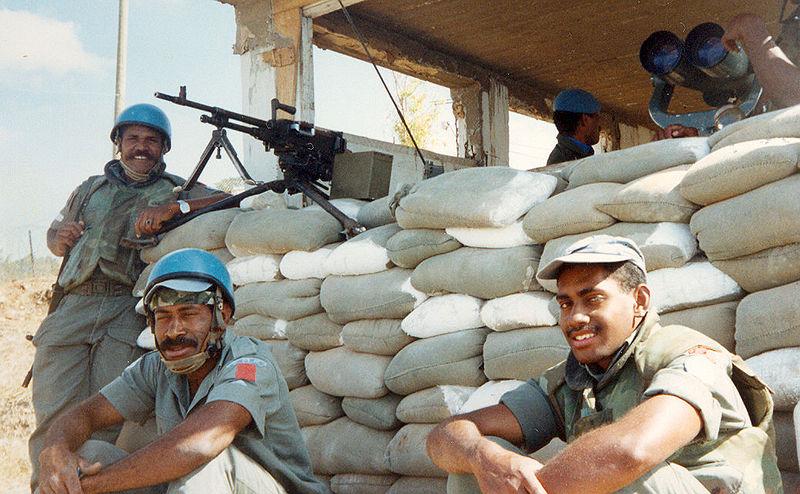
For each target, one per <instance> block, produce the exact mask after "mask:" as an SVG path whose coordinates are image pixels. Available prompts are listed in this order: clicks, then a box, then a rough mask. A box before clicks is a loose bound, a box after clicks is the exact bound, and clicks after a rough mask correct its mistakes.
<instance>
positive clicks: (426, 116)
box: [392, 74, 437, 148]
mask: <svg viewBox="0 0 800 494" xmlns="http://www.w3.org/2000/svg"><path fill="white" fill-rule="evenodd" d="M394 82H395V87H396V88H397V97H396V101H397V105H398V106H399V107H400V110H402V112H403V116H404V117H405V119H406V123H407V124H408V127H409V128H410V129H411V132H412V133H413V134H414V139H415V140H416V141H417V145H418V146H419V147H420V148H424V147H425V146H426V145H427V144H430V143H431V142H430V141H431V138H432V137H433V132H432V129H433V123H434V122H435V121H436V116H437V112H436V107H435V106H434V105H433V104H432V102H431V101H430V98H429V96H428V95H427V94H426V93H425V92H424V91H423V89H422V84H421V82H422V81H420V80H419V79H414V78H411V77H408V76H404V75H398V74H394ZM392 130H393V131H394V135H395V139H396V142H397V143H398V144H403V145H405V146H413V144H412V142H411V137H409V135H408V132H406V128H405V126H404V125H403V122H402V121H401V120H400V117H399V116H396V117H395V118H394V122H393V124H392Z"/></svg>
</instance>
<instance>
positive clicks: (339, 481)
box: [304, 223, 427, 493]
mask: <svg viewBox="0 0 800 494" xmlns="http://www.w3.org/2000/svg"><path fill="white" fill-rule="evenodd" d="M399 231H400V227H399V226H398V225H397V224H395V223H390V224H386V225H382V226H377V227H375V228H373V229H370V230H367V231H366V232H364V233H362V234H360V235H358V236H356V237H353V238H351V239H349V240H347V241H346V242H344V243H342V244H340V245H338V246H336V247H335V248H333V249H332V250H331V251H330V253H329V254H328V255H327V256H326V258H325V259H324V261H323V262H322V272H324V274H325V280H324V281H323V282H322V285H321V290H320V300H321V303H322V306H323V307H324V308H325V310H326V315H325V317H326V318H328V319H329V320H330V321H331V322H332V323H333V324H336V325H339V327H340V328H341V331H340V336H341V341H342V346H340V347H337V348H332V349H327V350H323V349H319V350H317V349H311V350H312V351H310V352H309V354H308V356H307V357H306V362H305V364H306V372H307V374H308V377H309V380H310V381H311V384H312V386H313V387H314V388H315V389H316V390H317V391H318V392H321V393H324V394H325V395H327V396H334V397H337V398H338V399H340V400H341V409H342V411H343V414H344V415H345V416H344V417H341V418H338V419H336V420H334V421H333V422H331V423H329V424H325V425H317V426H311V427H308V428H306V429H305V430H304V433H305V434H306V438H307V444H308V447H309V451H310V452H311V457H312V462H313V466H314V469H315V472H317V473H318V474H321V475H331V476H332V478H331V487H332V489H334V491H335V492H340V493H360V492H387V491H388V490H389V489H390V488H391V486H392V485H393V484H394V483H395V481H396V480H397V479H398V475H397V472H394V471H393V470H392V468H391V465H390V462H389V458H388V456H387V449H388V448H389V446H390V443H391V442H392V441H393V440H394V437H395V434H396V432H397V430H398V429H399V428H400V425H401V423H400V421H399V420H398V419H397V414H396V410H397V407H398V405H399V403H400V400H401V397H400V396H399V395H397V394H394V393H392V392H391V391H390V390H389V388H388V387H387V386H386V383H385V381H384V374H385V371H386V368H387V367H388V365H389V363H390V362H391V360H392V357H393V356H394V355H395V354H396V353H398V352H399V351H401V349H402V348H403V347H405V346H406V345H407V344H409V343H410V342H411V341H413V339H414V338H412V337H410V336H408V335H406V334H404V333H403V332H402V330H401V329H400V322H401V320H402V318H403V317H405V316H406V315H408V314H409V313H410V312H411V311H412V310H414V308H415V307H417V306H419V305H420V304H421V303H422V302H423V301H424V300H425V299H427V296H426V295H425V294H423V293H422V292H420V291H418V290H416V289H414V288H413V287H412V286H411V283H410V277H411V270H408V269H403V268H401V267H397V266H396V265H395V264H394V263H393V262H392V261H391V259H390V256H389V251H388V249H387V243H388V241H389V239H390V238H391V237H392V236H394V235H395V234H397V233H398V232H399ZM354 443H358V445H357V446H354ZM366 457H369V458H370V460H369V461H365V458H366Z"/></svg>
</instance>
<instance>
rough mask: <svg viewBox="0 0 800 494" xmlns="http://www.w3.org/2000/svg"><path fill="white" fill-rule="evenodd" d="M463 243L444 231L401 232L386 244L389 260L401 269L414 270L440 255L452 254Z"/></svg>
mask: <svg viewBox="0 0 800 494" xmlns="http://www.w3.org/2000/svg"><path fill="white" fill-rule="evenodd" d="M459 247H461V243H460V242H459V241H458V240H456V239H454V238H453V237H452V236H450V235H448V234H447V233H446V232H445V231H444V230H427V229H420V228H418V229H413V230H401V231H399V232H397V233H396V234H395V235H394V236H393V237H392V238H390V239H389V241H388V242H386V251H387V252H388V253H389V259H390V260H391V261H392V262H393V263H394V264H396V265H398V266H400V267H401V268H409V269H414V268H415V267H417V265H418V264H419V263H421V262H422V261H424V260H425V259H427V258H429V257H433V256H435V255H438V254H445V253H447V252H452V251H454V250H456V249H458V248H459Z"/></svg>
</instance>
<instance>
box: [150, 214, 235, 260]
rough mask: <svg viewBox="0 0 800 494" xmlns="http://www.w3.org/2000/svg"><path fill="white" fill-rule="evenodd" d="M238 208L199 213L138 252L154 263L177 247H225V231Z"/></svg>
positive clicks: (207, 248)
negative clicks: (155, 242)
mask: <svg viewBox="0 0 800 494" xmlns="http://www.w3.org/2000/svg"><path fill="white" fill-rule="evenodd" d="M240 213H241V211H240V210H239V209H223V210H221V211H212V212H210V213H206V214H201V215H200V216H197V217H196V218H193V219H192V220H190V221H188V222H187V223H184V224H183V225H181V226H179V227H177V228H175V229H174V230H171V231H169V232H167V233H165V234H164V236H163V237H161V240H160V241H159V242H158V245H156V246H155V247H149V248H147V249H142V252H141V254H140V256H141V258H142V260H143V261H144V262H146V263H154V262H156V261H158V260H159V259H161V258H162V257H164V256H165V255H167V254H169V253H170V252H174V251H176V250H178V249H185V248H187V247H193V248H195V249H203V250H211V249H219V248H220V247H225V233H226V232H227V231H228V226H229V225H230V224H231V221H233V219H234V218H235V217H236V216H237V215H239V214H240Z"/></svg>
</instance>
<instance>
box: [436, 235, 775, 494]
mask: <svg viewBox="0 0 800 494" xmlns="http://www.w3.org/2000/svg"><path fill="white" fill-rule="evenodd" d="M539 276H540V277H541V278H543V279H552V280H557V285H558V294H557V297H556V300H557V301H558V303H559V305H560V307H561V319H560V326H561V330H562V332H563V333H564V337H565V338H566V340H567V342H568V344H569V346H570V353H569V355H568V357H567V360H566V361H564V362H562V363H561V364H559V365H557V366H555V367H553V368H551V369H549V370H548V371H546V372H545V373H544V374H543V375H542V376H541V377H540V378H539V379H532V380H530V381H528V382H526V383H525V384H523V385H521V386H520V387H518V388H517V389H515V390H512V391H510V392H508V393H506V394H505V395H503V396H502V398H501V400H500V404H498V405H494V406H491V407H487V408H483V409H480V410H477V411H474V412H470V413H466V414H464V415H458V416H455V417H452V418H450V419H448V420H446V421H445V422H443V423H441V424H440V425H439V426H437V428H436V429H434V430H433V431H432V432H431V434H430V435H429V436H428V442H427V446H428V454H429V455H430V457H431V458H432V459H433V461H434V462H435V463H436V464H437V465H439V466H440V467H441V468H443V469H445V470H447V471H448V472H451V475H450V478H449V480H448V492H451V493H453V492H455V493H464V492H478V490H480V491H481V492H484V493H493V494H502V493H512V492H513V493H516V492H528V493H550V494H553V493H557V492H558V493H567V492H568V493H585V492H592V493H610V492H626V493H627V492H652V493H659V494H668V493H705V494H707V493H709V492H713V493H740V492H741V493H778V492H781V479H780V474H779V472H778V467H777V459H776V457H775V449H774V437H773V430H772V399H771V397H770V394H769V391H768V389H767V388H766V386H764V385H763V383H761V381H760V380H759V379H758V378H756V377H755V376H754V375H753V374H752V373H751V372H750V371H748V370H747V369H746V367H745V366H744V364H743V362H742V361H741V359H740V358H739V357H738V356H735V355H732V354H730V353H728V352H727V351H726V350H725V349H724V348H723V347H722V346H720V345H719V344H718V343H717V342H715V341H713V340H712V339H710V338H708V337H706V336H704V335H702V334H700V333H698V332H697V331H694V330H691V329H689V328H685V327H682V326H666V327H661V326H660V325H659V324H658V315H657V314H656V312H655V311H654V310H653V309H650V302H651V292H650V288H649V287H648V285H647V284H646V274H645V263H644V258H643V256H642V254H641V251H640V250H639V249H638V247H637V246H636V245H635V244H634V243H633V242H632V241H630V240H629V239H626V238H621V237H611V236H608V235H597V236H594V237H589V238H587V239H584V240H580V241H578V242H576V243H575V244H573V245H571V246H570V247H569V248H568V249H567V251H566V254H565V255H564V256H562V257H559V258H557V259H555V260H553V261H552V262H551V263H549V264H547V265H546V266H544V268H543V269H542V270H541V271H540V273H539ZM487 436H495V437H494V438H491V439H490V438H489V437H487ZM555 437H560V438H561V439H562V440H564V441H566V442H567V443H568V444H567V447H566V448H565V449H564V450H563V451H562V452H561V453H560V454H558V455H557V456H555V457H554V458H552V459H551V460H549V461H547V462H545V463H544V464H542V463H540V462H538V461H536V460H534V459H533V458H530V457H528V456H526V455H525V452H523V451H522V450H520V449H517V448H516V447H515V446H514V445H513V444H516V445H523V446H524V447H525V450H526V451H529V452H533V451H536V450H538V449H539V448H541V447H543V446H545V445H546V444H548V443H549V442H550V440H551V439H553V438H555ZM498 438H499V439H498ZM511 443H513V444H511ZM453 474H472V475H474V477H473V476H472V475H453Z"/></svg>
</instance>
